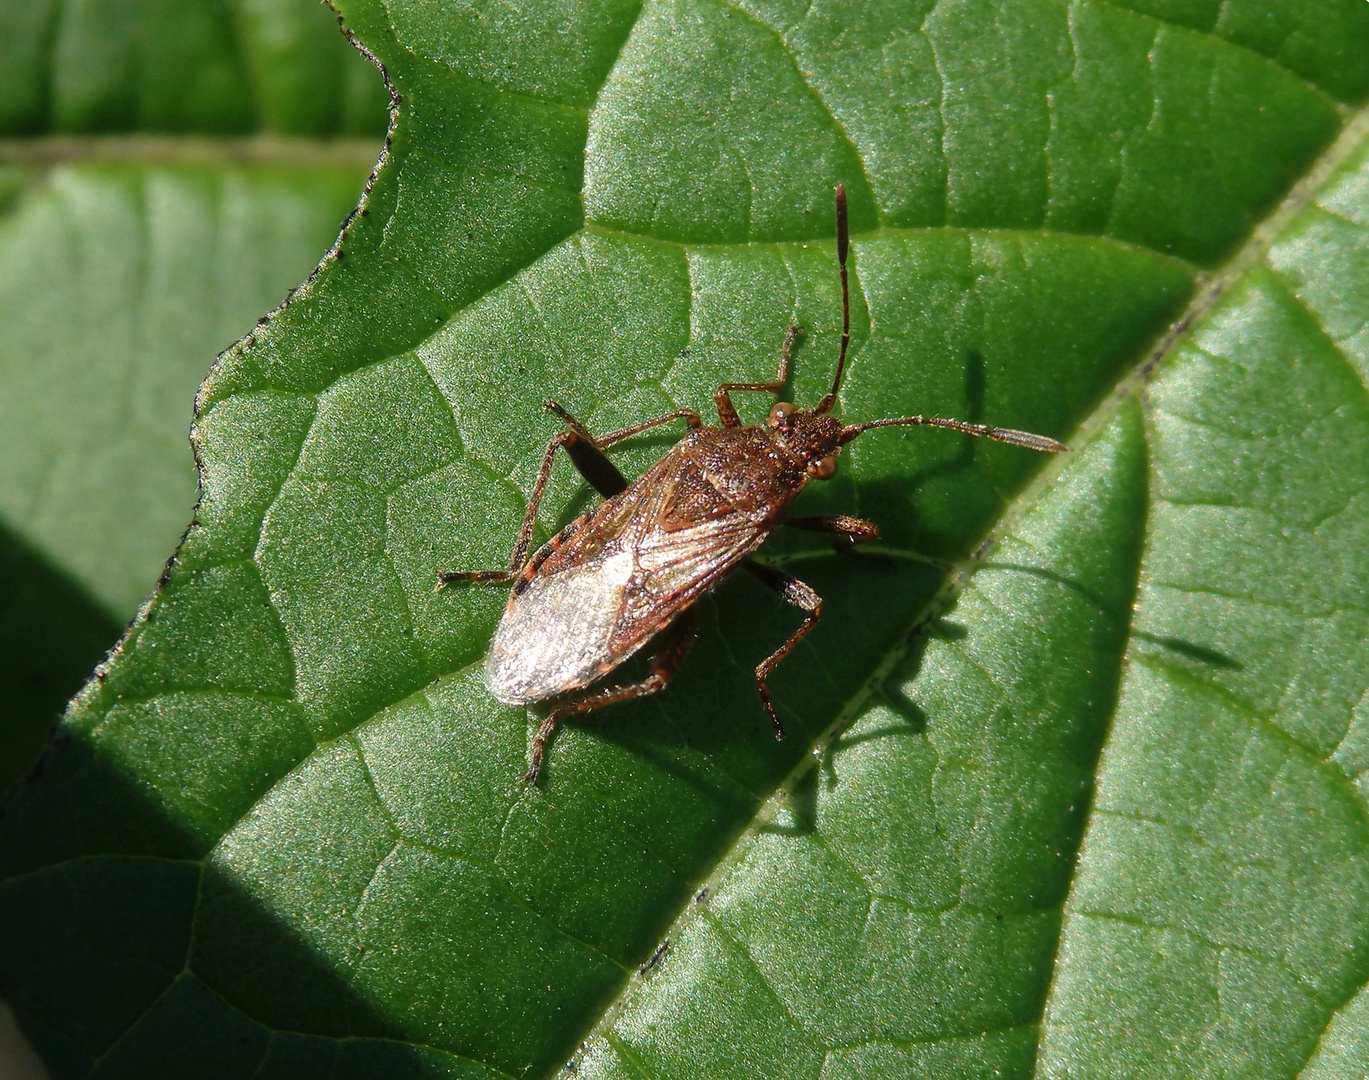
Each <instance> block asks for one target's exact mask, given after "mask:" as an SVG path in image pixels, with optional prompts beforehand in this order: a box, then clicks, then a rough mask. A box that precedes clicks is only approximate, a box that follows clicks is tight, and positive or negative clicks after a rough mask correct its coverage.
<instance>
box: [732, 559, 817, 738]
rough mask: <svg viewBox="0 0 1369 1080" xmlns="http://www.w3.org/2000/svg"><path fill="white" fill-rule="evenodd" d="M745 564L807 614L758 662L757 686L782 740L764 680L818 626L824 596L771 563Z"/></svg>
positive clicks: (777, 735) (778, 736)
mask: <svg viewBox="0 0 1369 1080" xmlns="http://www.w3.org/2000/svg"><path fill="white" fill-rule="evenodd" d="M742 565H743V566H744V567H746V568H747V569H748V570H749V571H751V573H752V574H754V575H755V576H756V577H757V578H759V579H760V580H761V581H762V582H764V583H765V584H766V585H769V586H770V588H772V589H774V590H775V591H776V592H777V593H779V594H780V596H781V597H783V598H784V599H785V600H787V601H789V603H791V604H793V605H794V606H795V607H797V608H802V609H803V610H804V611H806V612H807V613H808V616H807V618H805V619H804V621H803V625H802V626H800V627H799V628H798V629H797V630H795V631H794V632H793V633H792V634H790V635H789V638H788V640H787V641H785V643H784V644H783V645H781V646H780V647H779V648H778V649H776V650H775V651H774V652H772V653H771V654H770V655H769V656H767V657H766V658H765V659H764V660H762V661H761V662H760V663H759V664H757V665H756V686H757V688H758V689H759V690H760V692H761V704H762V705H764V706H765V711H766V712H768V713H769V714H770V720H771V722H772V723H773V724H774V725H775V738H777V739H783V738H784V728H783V727H782V726H781V724H780V718H779V716H777V715H776V713H775V705H774V703H773V702H772V701H771V700H770V691H769V690H768V689H767V688H766V685H765V680H766V679H767V678H769V676H770V673H771V672H772V671H774V670H775V668H776V667H777V666H778V665H779V662H780V661H781V660H783V659H784V658H785V657H786V656H788V655H789V652H790V650H791V649H793V647H794V646H795V645H797V644H798V643H799V642H800V641H802V640H803V638H804V635H805V634H807V633H808V631H810V630H812V629H813V627H815V626H817V624H818V620H819V619H820V618H822V597H821V596H819V595H818V594H817V593H816V592H814V591H813V588H812V586H811V585H805V584H804V583H803V582H802V581H800V580H799V579H798V578H796V577H793V576H792V575H790V574H786V573H785V572H784V571H783V570H776V569H775V568H774V567H772V566H762V565H761V564H760V563H758V562H754V561H752V560H751V559H747V560H746V561H745V562H744V563H742Z"/></svg>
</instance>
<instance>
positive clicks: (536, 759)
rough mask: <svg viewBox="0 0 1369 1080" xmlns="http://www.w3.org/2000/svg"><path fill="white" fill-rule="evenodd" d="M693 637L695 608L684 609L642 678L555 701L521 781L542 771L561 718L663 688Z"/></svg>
mask: <svg viewBox="0 0 1369 1080" xmlns="http://www.w3.org/2000/svg"><path fill="white" fill-rule="evenodd" d="M693 640H694V612H693V611H692V610H689V609H686V610H684V611H682V612H681V613H680V614H679V615H677V616H676V617H675V621H674V622H672V623H671V624H670V626H669V627H667V628H666V632H665V636H664V638H663V639H662V640H661V645H660V648H658V649H657V650H656V655H655V656H654V657H653V658H652V660H651V671H650V672H649V673H648V674H647V677H646V678H645V679H643V680H642V681H641V682H636V683H631V684H629V685H627V686H609V687H606V688H605V689H603V690H599V691H596V692H595V693H593V694H589V695H587V696H585V697H582V698H578V699H577V700H575V701H568V702H566V703H565V704H563V705H558V706H556V708H554V709H552V710H551V712H549V713H547V718H546V719H545V720H543V721H542V723H541V725H540V726H539V727H538V729H537V734H536V735H535V736H533V740H532V754H531V755H530V757H529V761H528V771H527V773H526V774H525V775H524V777H523V782H524V783H527V784H536V783H537V777H538V776H539V775H540V774H541V772H542V760H543V758H544V757H545V755H546V749H547V742H548V740H550V739H551V737H552V734H553V733H554V732H555V731H556V726H557V725H558V724H559V723H560V722H561V721H562V720H564V719H565V718H566V717H567V716H574V715H576V714H577V713H586V712H591V711H592V710H594V709H602V708H603V707H604V706H605V705H616V704H617V703H618V702H620V701H629V700H631V699H632V698H639V697H646V696H648V695H649V694H654V693H656V692H657V691H658V690H662V689H664V688H665V685H666V683H668V682H670V680H671V679H672V678H673V677H674V675H675V673H676V672H677V671H679V670H680V664H681V663H682V662H683V661H684V658H685V653H687V652H688V651H689V646H690V644H691V642H693Z"/></svg>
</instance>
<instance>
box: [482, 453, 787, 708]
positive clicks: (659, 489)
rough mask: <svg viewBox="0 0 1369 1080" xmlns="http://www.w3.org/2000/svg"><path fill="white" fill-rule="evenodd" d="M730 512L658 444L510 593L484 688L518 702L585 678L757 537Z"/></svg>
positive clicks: (707, 583) (654, 628) (631, 647)
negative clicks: (625, 484) (650, 463)
mask: <svg viewBox="0 0 1369 1080" xmlns="http://www.w3.org/2000/svg"><path fill="white" fill-rule="evenodd" d="M767 532H768V529H767V527H766V526H764V525H762V524H758V523H757V522H756V521H754V520H752V519H750V518H748V517H746V516H744V515H742V514H739V513H737V512H736V511H735V510H733V509H732V508H731V507H730V506H729V505H728V504H727V503H726V502H725V501H723V499H722V496H720V495H719V494H718V493H717V491H716V490H715V489H714V488H713V487H712V486H711V485H709V484H708V483H707V481H705V480H704V479H703V477H702V475H701V474H699V473H698V472H697V470H696V469H694V467H693V465H692V463H691V462H689V461H688V460H686V459H683V458H682V457H681V456H680V455H678V454H673V453H672V454H668V455H666V457H665V458H663V459H662V460H661V461H659V462H657V464H656V465H655V466H654V467H653V468H652V469H651V470H649V471H648V472H647V474H646V475H644V476H643V477H642V478H641V479H639V480H638V481H637V482H636V483H635V484H633V485H632V486H631V487H629V488H628V489H627V490H626V491H624V492H623V493H622V494H620V495H617V496H614V497H613V498H612V499H609V500H608V501H607V502H605V503H604V504H603V505H602V506H600V507H599V508H598V509H597V510H596V511H594V513H592V514H590V515H589V516H588V518H586V519H583V521H582V522H578V523H576V525H575V526H573V527H572V528H568V529H566V530H563V531H562V533H561V534H560V535H559V536H558V537H557V538H556V539H555V540H553V541H552V542H551V543H550V544H549V545H548V548H550V551H548V553H547V554H546V557H545V558H544V559H542V560H541V561H540V563H539V565H538V566H537V571H536V573H535V574H534V575H533V577H532V578H531V580H529V581H527V582H526V583H525V584H523V585H521V586H520V587H519V588H516V589H515V590H514V592H513V595H512V596H511V597H510V598H509V606H508V607H507V608H506V609H505V611H504V617H503V619H501V620H500V623H499V628H498V629H497V630H496V631H495V635H494V640H493V641H492V642H491V644H490V652H489V656H488V658H487V660H486V665H485V672H486V680H487V682H488V683H489V687H490V690H491V692H492V693H493V694H494V696H495V697H497V698H498V699H499V700H500V701H504V702H507V703H508V704H525V703H527V702H531V701H541V700H543V699H545V698H550V697H556V696H558V695H560V694H564V693H566V692H567V691H570V690H575V689H579V688H581V687H585V686H588V685H589V684H590V683H592V682H594V681H595V680H596V679H598V678H599V677H600V676H602V675H605V674H607V673H608V672H609V671H611V670H613V668H615V667H617V666H618V665H619V664H620V663H622V662H623V661H624V660H626V659H627V658H628V657H629V656H631V655H632V654H633V653H634V652H636V651H637V650H638V649H640V648H641V647H642V646H643V645H645V644H646V643H647V641H649V640H650V639H651V638H652V637H653V636H654V635H655V634H656V633H657V632H658V631H659V630H661V629H662V628H663V627H664V626H665V625H666V624H667V623H669V622H670V621H671V620H672V619H674V617H675V616H676V615H678V614H679V613H680V612H681V611H683V610H684V609H685V608H687V607H688V606H689V605H690V604H692V603H693V602H694V601H695V600H696V599H697V598H698V597H699V595H700V594H701V593H703V592H704V591H705V590H707V589H708V588H709V587H711V586H712V585H713V584H715V583H716V582H717V581H718V579H719V578H721V577H722V576H723V575H724V574H725V573H727V571H728V570H730V569H731V568H732V567H733V566H735V565H736V564H737V563H738V562H739V561H740V560H741V559H743V558H745V557H746V556H747V555H748V554H750V553H751V552H752V551H754V550H755V549H756V548H757V547H759V546H760V544H761V541H762V540H764V539H765V536H766V533H767Z"/></svg>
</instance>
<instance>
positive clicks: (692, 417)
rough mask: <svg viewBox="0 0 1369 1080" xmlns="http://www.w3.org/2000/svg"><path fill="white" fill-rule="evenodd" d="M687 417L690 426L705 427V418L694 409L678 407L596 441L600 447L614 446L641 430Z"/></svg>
mask: <svg viewBox="0 0 1369 1080" xmlns="http://www.w3.org/2000/svg"><path fill="white" fill-rule="evenodd" d="M682 416H683V417H684V418H685V424H686V425H687V426H688V427H690V428H699V427H703V423H704V422H703V418H702V417H701V416H699V414H698V413H696V412H695V411H694V410H693V409H676V410H675V411H674V412H669V413H666V414H665V415H664V416H657V417H653V418H652V419H650V420H643V421H642V422H641V423H640V424H633V425H632V426H631V427H625V428H619V429H618V430H617V431H610V432H609V433H608V434H607V435H600V436H599V437H598V438H597V439H595V440H594V441H595V442H596V443H598V444H599V448H600V449H603V448H605V447H609V446H612V445H613V444H614V443H617V442H622V441H623V440H624V439H626V438H628V437H629V436H632V435H636V434H637V433H638V432H639V431H646V430H647V429H648V428H654V427H656V426H658V425H660V424H668V423H670V421H672V420H678V419H679V418H680V417H682Z"/></svg>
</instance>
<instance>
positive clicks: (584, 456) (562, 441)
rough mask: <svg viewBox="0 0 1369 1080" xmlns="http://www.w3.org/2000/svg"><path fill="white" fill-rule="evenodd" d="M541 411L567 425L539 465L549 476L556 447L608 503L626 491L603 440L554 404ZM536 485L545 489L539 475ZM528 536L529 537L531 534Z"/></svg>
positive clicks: (553, 402) (548, 403)
mask: <svg viewBox="0 0 1369 1080" xmlns="http://www.w3.org/2000/svg"><path fill="white" fill-rule="evenodd" d="M542 407H543V408H544V409H546V410H547V411H548V412H554V413H555V414H556V415H557V416H559V417H560V418H561V419H562V420H564V421H565V422H566V430H565V431H563V432H561V434H560V435H558V436H556V438H554V439H552V441H551V444H550V445H549V446H548V447H547V456H546V458H545V459H544V460H543V462H542V464H543V468H544V469H545V471H546V473H547V474H548V475H550V473H551V457H552V455H553V454H554V453H555V449H556V446H558V445H559V446H561V447H562V448H563V449H564V450H565V451H566V456H567V457H569V458H570V460H571V464H573V465H574V466H575V469H576V471H577V472H578V473H579V474H580V475H581V476H583V477H584V478H585V479H586V480H588V481H589V484H590V487H592V488H594V490H595V491H597V492H598V493H599V494H600V495H602V496H603V497H604V498H606V499H611V498H613V496H615V495H617V494H618V493H619V492H620V491H623V490H625V489H626V488H627V479H626V478H625V477H624V476H623V474H622V473H620V472H619V471H618V466H617V465H615V464H613V462H611V461H609V459H608V458H607V457H605V456H604V452H603V450H602V449H601V448H602V447H603V446H604V445H605V444H604V442H603V440H601V439H596V438H595V437H594V436H593V435H591V434H590V433H589V432H588V431H587V430H586V429H585V426H584V425H583V424H582V423H580V421H579V420H577V419H575V417H573V416H571V415H570V413H568V412H566V410H565V409H564V408H562V407H561V405H560V404H558V403H557V402H555V401H548V402H547V403H546V404H545V405H543V406H542ZM615 434H617V433H616V432H615ZM538 481H539V482H540V483H541V485H542V487H545V486H546V481H545V480H542V475H541V474H540V473H539V474H538ZM533 494H534V496H535V497H536V498H538V499H540V498H541V490H540V488H537V489H534V492H533ZM524 524H526V522H525V523H524ZM528 535H529V537H531V535H532V534H531V532H529V534H528Z"/></svg>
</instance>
